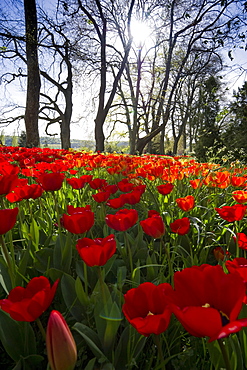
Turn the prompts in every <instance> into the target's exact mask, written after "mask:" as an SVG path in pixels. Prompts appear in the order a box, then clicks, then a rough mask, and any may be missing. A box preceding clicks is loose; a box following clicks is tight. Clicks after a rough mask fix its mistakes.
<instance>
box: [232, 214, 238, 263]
mask: <svg viewBox="0 0 247 370" xmlns="http://www.w3.org/2000/svg"><path fill="white" fill-rule="evenodd" d="M233 225H234V232H235V235H236V257H237V258H238V257H239V246H238V236H237V234H238V225H237V221H235V222H234V224H233Z"/></svg>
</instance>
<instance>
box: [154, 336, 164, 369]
mask: <svg viewBox="0 0 247 370" xmlns="http://www.w3.org/2000/svg"><path fill="white" fill-rule="evenodd" d="M153 340H154V343H155V344H156V346H157V349H158V358H159V360H160V366H159V367H158V368H159V369H162V370H165V369H166V366H165V359H164V356H163V351H162V346H161V341H160V336H159V335H156V334H153Z"/></svg>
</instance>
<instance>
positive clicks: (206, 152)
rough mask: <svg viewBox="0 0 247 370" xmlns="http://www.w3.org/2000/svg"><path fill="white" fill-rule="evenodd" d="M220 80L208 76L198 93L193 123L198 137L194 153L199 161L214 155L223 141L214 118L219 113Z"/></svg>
mask: <svg viewBox="0 0 247 370" xmlns="http://www.w3.org/2000/svg"><path fill="white" fill-rule="evenodd" d="M219 93H220V82H219V81H218V80H217V79H216V78H215V77H214V76H211V77H209V78H208V79H207V80H206V81H205V82H204V84H203V85H202V88H201V90H200V93H199V98H198V102H197V110H196V112H197V113H196V115H195V117H194V120H193V124H194V125H195V124H196V125H198V137H197V142H196V145H195V154H196V157H197V159H198V160H199V161H203V162H204V161H207V160H208V159H210V158H209V157H211V158H212V157H216V156H217V153H218V151H219V150H220V148H222V147H223V143H222V140H221V137H220V130H219V127H218V126H217V122H216V118H217V115H218V113H219V110H220V107H219V99H218V96H219Z"/></svg>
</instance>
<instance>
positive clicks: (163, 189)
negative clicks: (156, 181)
mask: <svg viewBox="0 0 247 370" xmlns="http://www.w3.org/2000/svg"><path fill="white" fill-rule="evenodd" d="M173 188H174V185H173V184H171V183H167V184H162V185H158V186H157V190H158V192H159V193H160V194H162V195H167V194H170V193H171V192H172V190H173Z"/></svg>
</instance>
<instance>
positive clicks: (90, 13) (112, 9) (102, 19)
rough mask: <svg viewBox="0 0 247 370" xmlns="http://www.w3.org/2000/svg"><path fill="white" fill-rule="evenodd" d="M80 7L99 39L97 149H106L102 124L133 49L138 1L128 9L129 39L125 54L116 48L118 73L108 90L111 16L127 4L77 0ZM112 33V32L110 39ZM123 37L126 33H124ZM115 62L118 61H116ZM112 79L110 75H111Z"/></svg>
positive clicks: (125, 42)
mask: <svg viewBox="0 0 247 370" xmlns="http://www.w3.org/2000/svg"><path fill="white" fill-rule="evenodd" d="M78 4H79V8H80V10H81V11H82V12H83V13H84V14H85V15H86V16H87V17H88V20H89V22H91V24H92V25H93V27H94V30H95V32H96V36H97V38H98V42H99V48H100V87H99V98H98V108H97V113H96V117H95V141H96V151H104V141H105V135H104V130H103V126H104V123H105V120H106V117H107V114H108V113H109V110H110V108H111V106H112V102H113V99H114V97H115V94H116V91H117V87H118V83H119V81H120V78H121V76H122V73H123V71H124V68H125V65H126V62H127V59H128V55H129V52H130V48H131V44H132V37H131V32H130V22H131V17H132V12H133V7H134V4H135V0H131V1H130V4H129V6H128V8H127V11H126V20H125V29H126V28H127V38H128V39H127V41H124V45H125V47H124V50H123V54H121V52H119V51H117V53H116V54H117V55H118V56H119V55H121V59H120V61H118V62H117V68H116V69H117V72H116V74H115V75H114V77H113V78H111V77H110V79H111V88H110V89H109V90H108V87H107V76H108V61H107V55H108V54H107V51H108V48H110V49H112V48H113V45H112V44H111V43H109V44H108V43H107V38H108V33H109V32H108V31H107V27H108V19H109V18H111V19H112V17H114V16H115V17H117V12H120V9H121V6H123V5H124V7H123V9H124V8H125V7H126V6H127V3H126V1H120V2H119V3H118V2H104V1H100V0H94V1H93V7H89V8H88V7H87V6H86V5H87V4H85V5H84V4H83V2H82V1H81V0H78ZM110 36H111V34H110V35H109V38H110ZM122 37H124V35H123V34H122ZM115 63H116V61H115ZM108 78H109V77H108Z"/></svg>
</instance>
